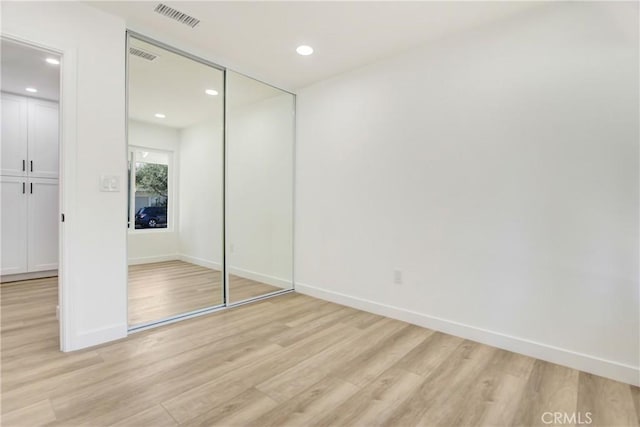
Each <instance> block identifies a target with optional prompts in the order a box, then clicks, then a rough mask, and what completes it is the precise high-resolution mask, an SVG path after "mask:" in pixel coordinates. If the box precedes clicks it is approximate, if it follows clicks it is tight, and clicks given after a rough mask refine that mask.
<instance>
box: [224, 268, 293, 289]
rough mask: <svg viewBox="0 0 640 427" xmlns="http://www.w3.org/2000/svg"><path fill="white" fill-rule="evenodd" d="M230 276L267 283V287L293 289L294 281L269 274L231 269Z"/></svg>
mask: <svg viewBox="0 0 640 427" xmlns="http://www.w3.org/2000/svg"><path fill="white" fill-rule="evenodd" d="M229 274H233V275H235V276H240V277H244V278H245V279H250V280H255V281H256V282H261V283H266V284H267V285H272V286H276V287H278V288H282V289H291V286H292V281H291V280H286V279H281V278H279V277H274V276H269V275H267V274H262V273H257V272H255V271H251V270H245V269H243V268H237V267H229Z"/></svg>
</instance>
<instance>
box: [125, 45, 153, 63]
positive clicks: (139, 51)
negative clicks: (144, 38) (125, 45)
mask: <svg viewBox="0 0 640 427" xmlns="http://www.w3.org/2000/svg"><path fill="white" fill-rule="evenodd" d="M129 53H130V54H131V55H134V56H138V57H140V58H142V59H146V60H147V61H154V60H155V59H156V58H158V55H154V54H153V53H149V52H146V51H144V50H142V49H138V48H137V47H133V46H130V47H129Z"/></svg>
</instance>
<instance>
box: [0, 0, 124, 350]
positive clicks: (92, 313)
mask: <svg viewBox="0 0 640 427" xmlns="http://www.w3.org/2000/svg"><path fill="white" fill-rule="evenodd" d="M2 34H3V35H6V36H12V37H15V38H19V39H22V40H24V41H29V42H31V43H36V44H40V45H42V46H45V47H48V48H52V49H56V50H59V51H61V52H62V53H63V62H62V79H63V84H62V97H61V113H62V126H61V127H62V152H61V168H62V174H61V191H62V197H61V205H60V206H61V210H62V212H64V213H65V214H66V222H65V223H64V225H63V226H62V240H63V241H64V242H66V245H65V246H64V252H63V253H62V257H63V258H62V261H63V262H62V264H61V269H60V274H61V278H60V279H61V281H62V288H61V291H62V292H61V294H60V298H61V302H62V304H61V313H60V314H61V323H62V325H63V328H62V329H61V332H62V347H63V349H64V350H75V349H78V348H82V347H86V346H89V345H93V344H98V343H100V342H104V341H109V340H112V339H117V338H121V337H124V336H126V334H127V276H126V274H127V273H126V271H127V270H126V267H127V259H126V227H125V226H124V224H125V223H126V219H127V217H126V206H127V196H126V195H127V193H126V176H127V174H126V170H127V165H126V156H125V149H126V145H125V111H124V105H125V49H124V43H125V26H124V22H123V21H122V20H120V19H118V18H115V17H113V16H110V15H107V14H105V13H102V12H100V11H97V10H95V9H93V8H91V7H89V6H86V5H83V4H80V3H75V2H73V3H72V2H3V3H2ZM101 175H116V176H118V177H119V178H120V183H121V187H122V188H121V191H119V192H100V191H99V182H100V176H101ZM123 184H124V185H123Z"/></svg>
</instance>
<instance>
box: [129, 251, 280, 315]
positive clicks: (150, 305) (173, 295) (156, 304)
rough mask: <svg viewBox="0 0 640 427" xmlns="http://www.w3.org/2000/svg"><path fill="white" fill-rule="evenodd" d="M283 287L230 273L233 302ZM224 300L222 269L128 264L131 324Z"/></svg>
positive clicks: (174, 263)
mask: <svg viewBox="0 0 640 427" xmlns="http://www.w3.org/2000/svg"><path fill="white" fill-rule="evenodd" d="M279 290H281V289H280V288H277V287H275V286H271V285H267V284H264V283H260V282H256V281H254V280H250V279H245V278H243V277H239V276H234V275H229V295H230V298H231V299H230V301H231V302H236V301H242V300H245V299H248V298H252V297H256V296H260V295H264V294H268V293H270V292H274V291H279ZM222 303H223V295H222V272H220V271H218V270H212V269H209V268H205V267H201V266H198V265H195V264H190V263H188V262H184V261H167V262H158V263H152V264H141V265H131V266H129V324H130V325H137V324H140V323H146V322H150V321H154V320H159V319H164V318H167V317H171V316H175V315H177V314H182V313H187V312H189V311H193V310H198V309H201V308H206V307H212V306H216V305H220V304H222Z"/></svg>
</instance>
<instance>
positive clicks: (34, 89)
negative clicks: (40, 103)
mask: <svg viewBox="0 0 640 427" xmlns="http://www.w3.org/2000/svg"><path fill="white" fill-rule="evenodd" d="M24 90H26V91H27V92H31V93H36V92H37V91H38V89H36V88H35V87H27V88H25V89H24Z"/></svg>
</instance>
